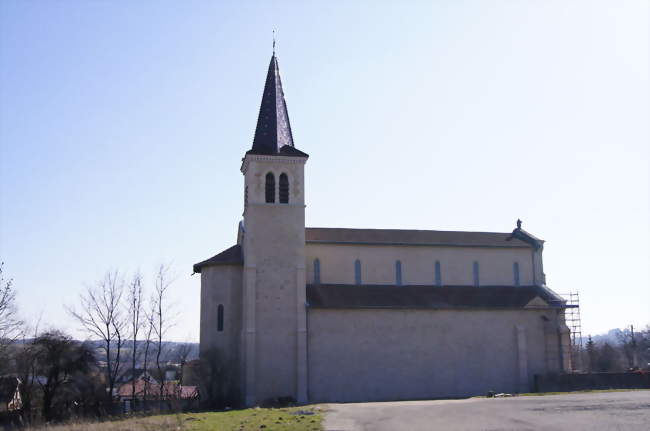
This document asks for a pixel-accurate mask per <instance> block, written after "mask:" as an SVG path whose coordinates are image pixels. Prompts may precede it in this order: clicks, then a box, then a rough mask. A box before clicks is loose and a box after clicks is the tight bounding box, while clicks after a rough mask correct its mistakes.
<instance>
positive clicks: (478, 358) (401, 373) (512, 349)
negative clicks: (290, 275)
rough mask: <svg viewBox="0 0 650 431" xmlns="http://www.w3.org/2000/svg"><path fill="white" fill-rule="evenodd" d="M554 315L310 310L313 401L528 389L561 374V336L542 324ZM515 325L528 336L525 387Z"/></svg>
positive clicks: (548, 312)
mask: <svg viewBox="0 0 650 431" xmlns="http://www.w3.org/2000/svg"><path fill="white" fill-rule="evenodd" d="M555 313H556V311H554V310H475V311H467V310H462V311H461V310H324V309H310V310H309V312H308V322H309V395H310V401H311V402H335V401H341V402H351V401H385V400H400V399H430V398H437V397H464V396H470V395H484V394H486V393H487V392H488V391H489V390H493V391H496V392H510V393H512V392H519V391H520V390H522V389H524V390H528V391H530V390H531V389H532V384H533V376H534V374H537V373H545V372H547V368H555V369H553V370H548V371H557V367H558V366H559V360H558V358H557V356H558V355H559V351H558V350H557V348H556V346H557V345H558V343H559V340H558V336H557V331H555V332H553V331H549V330H548V328H547V326H548V323H545V321H544V320H543V319H542V315H544V316H546V317H547V318H549V319H550V321H551V322H554V323H555V322H557V315H556V314H555ZM545 325H546V326H545ZM517 326H519V327H523V328H524V329H523V330H524V334H525V338H526V342H525V345H526V347H525V350H526V354H525V357H523V358H522V360H523V364H525V369H524V371H523V373H524V376H525V377H524V380H525V381H523V382H521V381H520V377H519V376H520V372H519V370H520V367H521V363H522V362H520V351H521V350H520V349H519V345H518V340H517V331H516V327H517ZM555 327H556V326H555ZM547 339H548V342H546V341H547ZM553 341H554V342H553ZM549 346H550V348H549ZM549 355H555V357H553V358H551V357H549Z"/></svg>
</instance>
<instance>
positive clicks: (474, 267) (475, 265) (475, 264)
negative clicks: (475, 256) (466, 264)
mask: <svg viewBox="0 0 650 431" xmlns="http://www.w3.org/2000/svg"><path fill="white" fill-rule="evenodd" d="M478 271H479V270H478V262H476V261H475V262H474V265H473V272H474V286H476V287H478V286H479V273H478Z"/></svg>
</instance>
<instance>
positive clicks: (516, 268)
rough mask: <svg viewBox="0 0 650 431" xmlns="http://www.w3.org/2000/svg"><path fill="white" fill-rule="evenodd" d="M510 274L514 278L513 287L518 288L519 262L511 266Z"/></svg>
mask: <svg viewBox="0 0 650 431" xmlns="http://www.w3.org/2000/svg"><path fill="white" fill-rule="evenodd" d="M512 274H513V276H514V281H515V286H519V285H520V284H519V283H520V282H519V262H515V263H513V264H512Z"/></svg>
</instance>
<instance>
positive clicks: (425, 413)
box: [325, 390, 650, 431]
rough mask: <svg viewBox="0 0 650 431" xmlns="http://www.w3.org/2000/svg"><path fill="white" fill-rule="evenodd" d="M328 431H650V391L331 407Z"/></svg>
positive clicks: (327, 423)
mask: <svg viewBox="0 0 650 431" xmlns="http://www.w3.org/2000/svg"><path fill="white" fill-rule="evenodd" d="M327 409H328V412H327V413H326V416H325V430H327V431H361V430H364V431H398V430H407V431H434V430H445V431H448V430H450V431H496V430H499V431H502V430H517V431H524V430H553V431H565V430H566V431H580V430H589V431H596V430H608V431H609V430H625V431H636V430H640V431H650V390H648V391H645V390H644V391H629V392H601V393H587V394H567V395H546V396H541V397H513V398H472V399H467V400H441V401H400V402H385V403H358V404H328V405H327Z"/></svg>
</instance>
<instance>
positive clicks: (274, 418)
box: [47, 407, 322, 431]
mask: <svg viewBox="0 0 650 431" xmlns="http://www.w3.org/2000/svg"><path fill="white" fill-rule="evenodd" d="M302 412H314V414H312V415H309V414H301V413H302ZM321 420H322V411H321V410H320V408H319V407H292V408H282V409H262V408H255V409H246V410H232V411H228V412H209V413H183V414H176V415H174V414H169V415H159V416H150V417H143V418H130V419H124V420H118V421H112V422H102V423H79V424H69V425H60V426H55V427H48V428H47V430H48V431H179V430H182V431H231V430H232V431H317V430H321V429H322V427H321Z"/></svg>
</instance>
